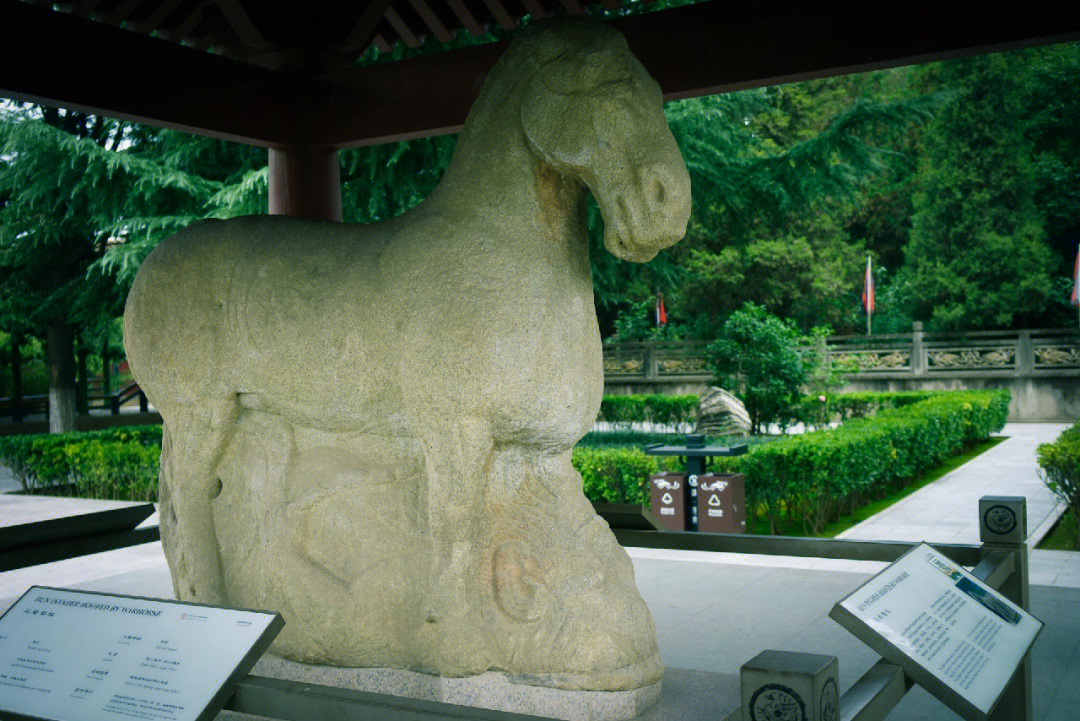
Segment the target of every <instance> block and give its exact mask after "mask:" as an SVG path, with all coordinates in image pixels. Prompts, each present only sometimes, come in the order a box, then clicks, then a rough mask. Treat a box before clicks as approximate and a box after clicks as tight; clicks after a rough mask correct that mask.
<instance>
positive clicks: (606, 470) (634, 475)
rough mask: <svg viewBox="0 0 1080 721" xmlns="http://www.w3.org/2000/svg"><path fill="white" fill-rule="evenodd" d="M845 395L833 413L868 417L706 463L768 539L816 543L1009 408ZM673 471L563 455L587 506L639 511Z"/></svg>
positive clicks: (986, 394)
mask: <svg viewBox="0 0 1080 721" xmlns="http://www.w3.org/2000/svg"><path fill="white" fill-rule="evenodd" d="M851 395H854V396H856V398H855V399H853V400H850V401H846V400H840V401H838V402H837V407H838V408H848V409H851V410H850V412H851V413H852V414H855V413H870V412H872V411H874V410H876V413H875V414H874V415H868V416H866V417H861V418H860V417H855V418H851V419H850V420H848V421H847V422H845V423H844V424H843V425H842V426H840V427H839V428H836V429H823V430H820V431H814V432H811V433H804V434H802V435H793V436H782V437H780V438H777V439H775V440H773V441H772V442H770V443H762V444H757V445H753V446H751V448H750V452H749V453H747V454H746V455H743V456H736V457H732V458H714V459H712V460H711V461H710V468H711V469H713V470H722V471H737V472H741V473H744V474H746V492H747V507H748V508H753V509H756V510H758V511H760V512H762V513H763V514H764V516H765V518H767V519H768V520H769V524H770V529H771V531H772V532H773V533H776V532H777V530H778V529H779V527H780V526H781V525H782V523H783V522H785V521H788V522H790V520H791V519H795V520H796V521H797V522H801V524H802V526H803V532H804V533H807V534H814V533H820V532H821V530H822V529H823V528H824V527H825V524H827V523H828V522H829V521H832V520H835V519H836V518H837V517H838V516H839V515H841V514H842V513H847V512H851V511H853V510H855V509H857V508H859V507H860V506H862V505H865V504H866V503H868V502H870V501H871V500H875V499H876V498H880V497H882V496H885V495H887V494H889V493H892V492H894V491H896V490H899V489H900V488H902V487H904V486H905V485H907V484H908V483H910V482H911V481H912V480H914V479H916V478H918V477H919V476H920V475H921V474H922V473H923V472H924V471H925V470H926V469H928V468H932V467H933V466H935V465H937V464H938V463H940V462H941V461H942V460H944V459H946V458H948V457H950V456H952V455H955V454H956V453H958V452H959V451H960V450H962V449H963V448H964V447H965V446H970V445H973V444H974V443H975V442H977V441H980V440H983V439H985V438H987V437H989V436H990V435H991V434H992V433H995V432H997V431H999V430H1001V428H1002V427H1003V426H1004V425H1005V420H1006V419H1007V417H1008V413H1009V401H1010V396H1009V393H1008V391H949V392H927V393H889V394H870V393H867V394H851ZM1077 434H1078V437H1080V431H1078V432H1077ZM615 436H616V434H610V435H609V434H603V435H602V440H604V441H607V442H608V443H609V444H610V445H611V446H614V445H615V440H616V438H615ZM659 440H668V439H665V438H660V439H659ZM651 441H652V439H651V438H649V439H648V441H647V442H651ZM679 463H680V462H679V461H678V459H675V458H669V457H664V458H656V457H653V456H646V455H645V453H644V451H642V450H640V449H633V448H625V447H598V446H586V445H584V444H582V445H579V446H578V447H577V448H575V449H574V454H573V464H574V467H575V468H576V469H577V470H578V472H579V473H581V475H582V480H583V484H584V489H585V495H586V496H587V497H588V498H589V499H590V500H592V501H606V502H628V503H641V504H642V505H645V504H647V503H648V477H649V475H650V474H651V473H656V472H657V471H659V470H680V469H681V465H679Z"/></svg>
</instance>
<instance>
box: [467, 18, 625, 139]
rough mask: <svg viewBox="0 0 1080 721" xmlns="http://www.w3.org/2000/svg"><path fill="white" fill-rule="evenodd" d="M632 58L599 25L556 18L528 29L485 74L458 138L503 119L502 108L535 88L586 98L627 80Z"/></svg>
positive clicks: (621, 41)
mask: <svg viewBox="0 0 1080 721" xmlns="http://www.w3.org/2000/svg"><path fill="white" fill-rule="evenodd" d="M632 58H633V56H632V55H631V54H630V49H629V48H628V47H627V45H626V40H625V38H623V36H622V35H621V34H620V33H619V32H618V31H617V30H615V29H614V28H611V27H608V26H607V25H605V24H603V23H601V22H598V21H595V20H590V19H584V18H558V19H552V20H545V21H542V22H537V23H533V24H531V25H529V27H527V28H526V29H525V30H523V31H522V32H521V33H519V34H518V35H517V36H516V37H515V38H514V39H513V41H512V42H511V43H510V46H509V47H508V48H507V49H506V51H505V52H504V53H503V54H502V56H501V57H500V58H499V60H498V61H497V62H496V63H495V65H494V66H493V67H492V68H491V70H490V71H489V72H488V75H487V78H486V79H485V81H484V84H483V86H482V87H481V88H480V93H479V95H478V96H477V99H476V102H475V104H474V105H473V110H472V111H471V112H470V113H469V117H468V119H467V120H466V123H465V127H464V129H463V130H462V138H463V139H464V138H465V137H467V136H468V135H470V134H471V133H470V131H472V130H474V128H475V126H477V125H480V124H481V123H482V122H483V121H484V120H486V119H487V118H488V116H489V114H490V113H492V112H497V113H498V114H499V115H500V116H504V113H505V108H506V104H507V103H510V102H514V100H515V96H520V95H527V94H528V91H529V90H530V88H531V86H533V85H534V84H535V83H537V82H539V83H542V85H543V88H544V89H546V90H547V91H549V92H551V93H554V94H557V95H587V94H589V93H591V92H593V91H595V90H596V88H597V87H599V86H601V85H604V84H606V83H611V82H618V81H620V80H625V79H627V78H629V77H630V68H629V63H630V61H631V60H632ZM514 104H515V105H518V104H520V100H519V101H518V102H516V103H514Z"/></svg>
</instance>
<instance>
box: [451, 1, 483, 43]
mask: <svg viewBox="0 0 1080 721" xmlns="http://www.w3.org/2000/svg"><path fill="white" fill-rule="evenodd" d="M446 4H447V5H449V6H450V9H451V10H453V11H454V15H456V16H457V19H458V20H460V21H461V24H462V25H464V26H465V29H466V30H468V31H469V34H470V35H472V36H473V37H477V36H479V35H483V34H484V28H483V27H481V26H480V23H478V22H477V21H476V18H475V17H474V16H473V14H472V13H471V12H469V8H467V7H465V3H463V2H461V0H446Z"/></svg>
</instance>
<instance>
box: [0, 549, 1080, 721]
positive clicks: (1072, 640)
mask: <svg viewBox="0 0 1080 721" xmlns="http://www.w3.org/2000/svg"><path fill="white" fill-rule="evenodd" d="M627 550H628V552H629V554H630V556H631V559H632V560H633V563H634V568H635V573H636V577H637V583H638V587H639V588H640V589H641V592H642V596H643V597H644V598H645V600H646V602H647V603H648V605H649V608H650V610H651V611H652V614H653V618H654V621H655V623H656V626H657V632H658V635H659V639H660V652H661V656H662V658H663V660H664V663H665V664H666V665H667V666H670V667H672V668H682V669H687V670H688V671H691V672H692V671H699V672H702V673H703V674H719V675H720V676H721V677H723V678H730V677H731V676H733V675H734V674H737V673H738V669H739V667H740V666H741V665H742V664H743V663H745V662H746V661H748V660H749V659H750V658H752V657H753V656H754V655H756V654H757V653H758V652H760V651H762V650H764V649H767V648H776V649H782V650H792V651H805V652H809V653H828V654H832V655H835V656H837V657H838V658H839V660H840V687H841V692H842V691H844V690H846V689H847V688H848V687H850V685H851V684H852V683H854V681H855V680H857V679H858V678H859V676H861V675H862V674H863V673H864V672H865V671H866V670H867V669H869V668H870V666H871V665H873V663H875V662H876V660H877V657H876V655H875V654H874V653H873V651H871V650H870V649H869V648H867V647H866V646H864V645H863V644H862V643H861V642H859V641H858V640H857V639H856V638H855V637H854V636H852V635H851V634H850V633H848V632H847V631H845V630H844V629H843V628H841V627H840V626H839V625H838V624H836V623H834V622H833V621H832V620H830V619H829V618H828V617H827V614H828V611H829V609H830V608H831V607H832V605H833V604H834V603H836V602H837V601H838V600H840V599H841V598H842V597H843V596H844V595H846V594H847V593H848V592H850V591H851V590H853V589H854V588H856V587H857V586H858V585H860V584H861V583H863V582H864V581H865V580H866V579H867V578H869V577H870V576H872V575H873V574H874V573H876V572H877V571H878V570H880V568H882V567H884V565H885V564H883V563H879V562H871V561H829V560H825V559H801V558H785V557H776V556H749V555H739V554H712V553H704V552H687V551H659V550H654V549H634V548H631V549H627ZM1042 554H1050V555H1048V556H1046V557H1045V558H1046V559H1047V568H1049V567H1051V566H1053V567H1054V568H1058V569H1059V570H1058V575H1059V576H1062V575H1068V573H1066V569H1071V568H1074V565H1073V564H1075V563H1076V560H1075V559H1076V557H1078V556H1080V554H1069V553H1067V552H1060V551H1059V552H1054V551H1045V552H1042V551H1041V552H1037V553H1036V554H1033V558H1035V557H1036V556H1038V555H1042ZM1033 567H1034V563H1033ZM1070 573H1071V571H1070ZM33 584H40V585H51V586H64V587H73V588H79V589H83V590H91V591H109V592H114V593H126V594H131V595H137V596H149V597H158V598H172V597H173V591H172V582H171V580H170V578H169V573H168V568H167V566H166V564H165V559H164V555H163V553H162V550H161V544H160V542H159V543H149V544H144V545H142V546H134V547H131V548H125V549H119V550H116V551H109V552H106V553H101V554H95V555H93V556H85V557H83V558H79V559H70V560H67V561H58V562H56V563H51V564H46V565H43V566H37V567H33V568H24V569H19V570H17V571H11V572H8V573H3V574H0V610H6V609H7V608H8V607H9V606H10V605H11V603H13V602H14V600H15V598H17V597H18V596H19V595H21V594H22V593H23V592H24V591H25V590H26V589H27V588H28V587H29V586H30V585H33ZM1078 609H1080V582H1078V583H1077V585H1076V587H1065V586H1057V587H1048V586H1042V585H1033V586H1032V612H1033V613H1034V614H1035V616H1036V617H1038V618H1039V619H1041V620H1043V621H1044V622H1045V623H1046V624H1047V626H1046V630H1045V631H1044V633H1043V634H1042V635H1041V636H1040V638H1039V640H1038V641H1037V642H1036V645H1035V649H1034V651H1033V659H1034V661H1033V663H1034V678H1035V698H1034V703H1035V712H1036V713H1035V718H1036V719H1038V720H1039V721H1065V719H1068V720H1069V721H1075V719H1076V718H1077V716H1076V709H1077V708H1078V704H1080V698H1078V697H1077V696H1078V690H1080V684H1077V683H1076V680H1077V679H1080V612H1078ZM711 677H712V676H704V675H703V676H702V678H711ZM713 691H716V689H714V690H713ZM725 693H727V691H725ZM958 718H959V717H958V716H956V715H955V714H954V713H952V712H951V711H949V710H948V709H946V708H945V707H944V706H942V705H941V704H940V703H939V702H938V701H937V700H936V699H934V698H933V697H931V696H930V695H929V694H928V693H926V692H925V691H922V690H921V689H919V688H915V689H913V690H912V691H911V692H910V693H909V694H908V695H907V696H906V697H905V698H904V700H903V701H902V702H901V703H900V705H899V706H897V708H896V710H895V711H894V712H893V714H892V715H890V716H889V719H890V721H945V720H948V721H955V719H958Z"/></svg>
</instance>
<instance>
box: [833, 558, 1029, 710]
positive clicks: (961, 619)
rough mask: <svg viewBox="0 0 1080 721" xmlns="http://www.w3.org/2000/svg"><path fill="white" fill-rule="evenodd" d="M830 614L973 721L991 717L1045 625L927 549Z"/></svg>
mask: <svg viewBox="0 0 1080 721" xmlns="http://www.w3.org/2000/svg"><path fill="white" fill-rule="evenodd" d="M829 616H830V617H831V618H833V619H834V620H835V621H836V622H837V623H839V624H840V625H841V626H843V627H844V628H846V629H848V630H849V631H851V632H852V633H853V634H855V635H856V636H857V637H858V638H859V639H860V640H862V641H863V642H864V643H866V644H867V645H868V646H870V647H871V648H873V649H874V650H875V651H877V652H878V653H879V654H881V655H882V657H884V658H885V659H886V660H888V661H889V662H890V663H893V664H896V665H897V666H900V667H901V668H903V669H904V672H905V673H906V674H907V675H908V676H909V677H911V678H912V679H914V681H915V682H916V683H918V684H919V685H920V686H923V687H924V688H925V689H926V690H927V691H929V692H930V693H932V694H933V695H934V696H936V697H937V698H938V699H940V700H941V701H942V702H944V703H945V704H946V705H947V706H949V707H950V708H952V709H953V710H954V711H956V712H957V713H958V714H960V715H961V716H963V717H964V718H967V719H984V718H986V716H987V715H988V714H989V713H990V711H991V710H992V709H993V707H994V704H996V703H997V701H998V698H999V697H1000V696H1001V693H1002V691H1004V690H1005V687H1006V685H1008V683H1009V680H1010V679H1011V678H1012V676H1013V673H1014V672H1015V671H1016V669H1017V667H1018V666H1019V665H1020V662H1021V661H1022V660H1023V658H1024V655H1025V654H1026V653H1027V652H1028V649H1029V648H1031V644H1032V643H1034V641H1035V637H1036V636H1037V635H1038V634H1039V632H1040V631H1041V630H1042V626H1043V624H1042V622H1041V621H1039V620H1038V619H1036V618H1035V617H1034V616H1032V615H1031V614H1029V613H1027V612H1026V611H1024V610H1023V609H1021V608H1020V607H1019V606H1017V605H1016V604H1014V603H1012V602H1011V601H1009V600H1008V599H1006V598H1004V597H1003V596H1002V595H1001V594H999V593H998V592H997V591H995V590H994V589H992V588H990V587H989V586H987V585H986V584H985V583H983V582H982V581H980V580H978V579H977V578H975V577H974V576H972V575H971V574H970V573H968V572H967V571H965V570H964V569H963V568H961V567H960V566H959V565H957V564H956V563H954V562H953V561H951V560H949V559H948V558H947V557H946V556H944V555H942V554H940V553H938V552H937V551H935V550H934V549H933V548H931V547H930V546H929V545H927V544H925V543H922V544H920V545H918V546H916V547H915V548H913V549H912V550H911V551H908V552H907V553H905V554H904V555H903V556H902V557H901V558H900V559H899V560H898V561H896V562H895V563H893V564H892V565H891V566H889V567H888V568H886V569H885V570H884V571H882V572H881V573H879V574H878V575H877V576H875V577H874V578H872V579H871V580H870V581H868V582H867V583H865V584H864V585H863V586H861V587H860V588H858V589H857V590H856V591H854V592H853V593H851V594H850V595H848V596H847V597H846V598H844V599H843V600H842V601H840V602H839V603H838V604H836V605H835V606H834V607H833V609H832V611H831V612H830V613H829Z"/></svg>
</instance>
